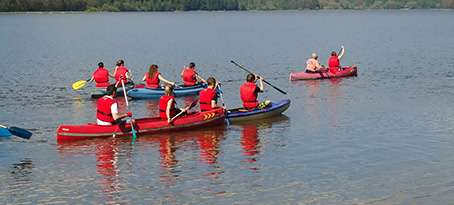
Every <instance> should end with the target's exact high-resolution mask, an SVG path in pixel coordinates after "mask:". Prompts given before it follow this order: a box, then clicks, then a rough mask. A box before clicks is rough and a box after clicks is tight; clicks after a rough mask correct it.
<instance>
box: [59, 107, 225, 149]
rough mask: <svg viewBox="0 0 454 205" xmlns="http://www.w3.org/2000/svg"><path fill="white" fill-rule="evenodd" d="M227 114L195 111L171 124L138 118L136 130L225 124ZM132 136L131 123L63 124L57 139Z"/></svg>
mask: <svg viewBox="0 0 454 205" xmlns="http://www.w3.org/2000/svg"><path fill="white" fill-rule="evenodd" d="M224 120H225V114H224V110H223V109H222V108H220V109H216V110H210V111H206V112H194V113H190V114H189V115H187V116H183V117H179V118H177V119H175V120H174V121H173V122H172V123H171V124H168V123H167V120H164V119H161V118H159V117H152V118H142V119H136V120H135V123H134V131H135V132H136V134H137V135H146V134H154V133H162V132H173V131H179V130H188V129H195V128H201V127H208V126H216V125H222V124H224ZM114 134H115V136H116V137H125V136H132V132H131V123H125V124H121V125H109V126H101V125H96V124H91V123H89V124H87V125H61V126H60V127H59V128H58V131H57V141H67V140H85V139H94V138H108V137H112V136H113V135H114Z"/></svg>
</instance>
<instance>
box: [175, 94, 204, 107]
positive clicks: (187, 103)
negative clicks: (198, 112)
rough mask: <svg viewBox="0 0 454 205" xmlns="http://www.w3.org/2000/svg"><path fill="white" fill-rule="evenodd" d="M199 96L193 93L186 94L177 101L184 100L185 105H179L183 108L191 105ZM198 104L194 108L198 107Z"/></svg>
mask: <svg viewBox="0 0 454 205" xmlns="http://www.w3.org/2000/svg"><path fill="white" fill-rule="evenodd" d="M198 97H199V96H198V95H191V96H184V97H179V98H177V102H181V101H183V105H180V106H178V105H177V106H178V107H180V108H183V107H189V106H190V105H191V103H192V102H193V101H194V100H195V99H197V98H198ZM197 107H198V106H196V107H194V108H193V109H196V108H197Z"/></svg>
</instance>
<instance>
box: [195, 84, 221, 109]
mask: <svg viewBox="0 0 454 205" xmlns="http://www.w3.org/2000/svg"><path fill="white" fill-rule="evenodd" d="M217 93H218V92H217V91H216V90H213V89H211V88H205V89H203V90H201V91H200V93H199V99H200V110H202V111H207V110H212V109H213V107H211V100H217V99H216V97H215V96H216V94H217Z"/></svg>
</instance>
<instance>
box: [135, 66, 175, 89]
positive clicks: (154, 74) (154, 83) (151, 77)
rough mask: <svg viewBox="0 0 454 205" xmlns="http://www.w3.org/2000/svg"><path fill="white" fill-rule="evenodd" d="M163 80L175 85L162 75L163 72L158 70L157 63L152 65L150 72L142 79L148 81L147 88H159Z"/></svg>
mask: <svg viewBox="0 0 454 205" xmlns="http://www.w3.org/2000/svg"><path fill="white" fill-rule="evenodd" d="M161 80H162V81H164V82H166V83H168V84H171V85H175V83H174V82H170V81H168V80H166V79H165V78H163V77H162V76H161V73H159V72H158V66H157V65H156V64H153V65H151V66H150V69H149V70H148V72H147V73H146V74H145V76H143V78H142V81H146V82H147V85H145V87H147V88H158V87H159V83H160V81H161Z"/></svg>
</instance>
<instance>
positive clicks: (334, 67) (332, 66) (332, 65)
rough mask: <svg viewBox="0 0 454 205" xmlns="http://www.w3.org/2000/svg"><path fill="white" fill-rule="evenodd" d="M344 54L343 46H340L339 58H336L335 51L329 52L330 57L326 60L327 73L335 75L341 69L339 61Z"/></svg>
mask: <svg viewBox="0 0 454 205" xmlns="http://www.w3.org/2000/svg"><path fill="white" fill-rule="evenodd" d="M344 52H345V49H344V46H342V48H341V53H340V55H339V56H337V53H336V51H333V52H331V57H330V58H329V60H328V66H329V72H331V73H333V74H336V72H337V71H340V70H341V69H342V68H341V67H340V64H339V60H340V59H341V58H342V57H343V56H344Z"/></svg>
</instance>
